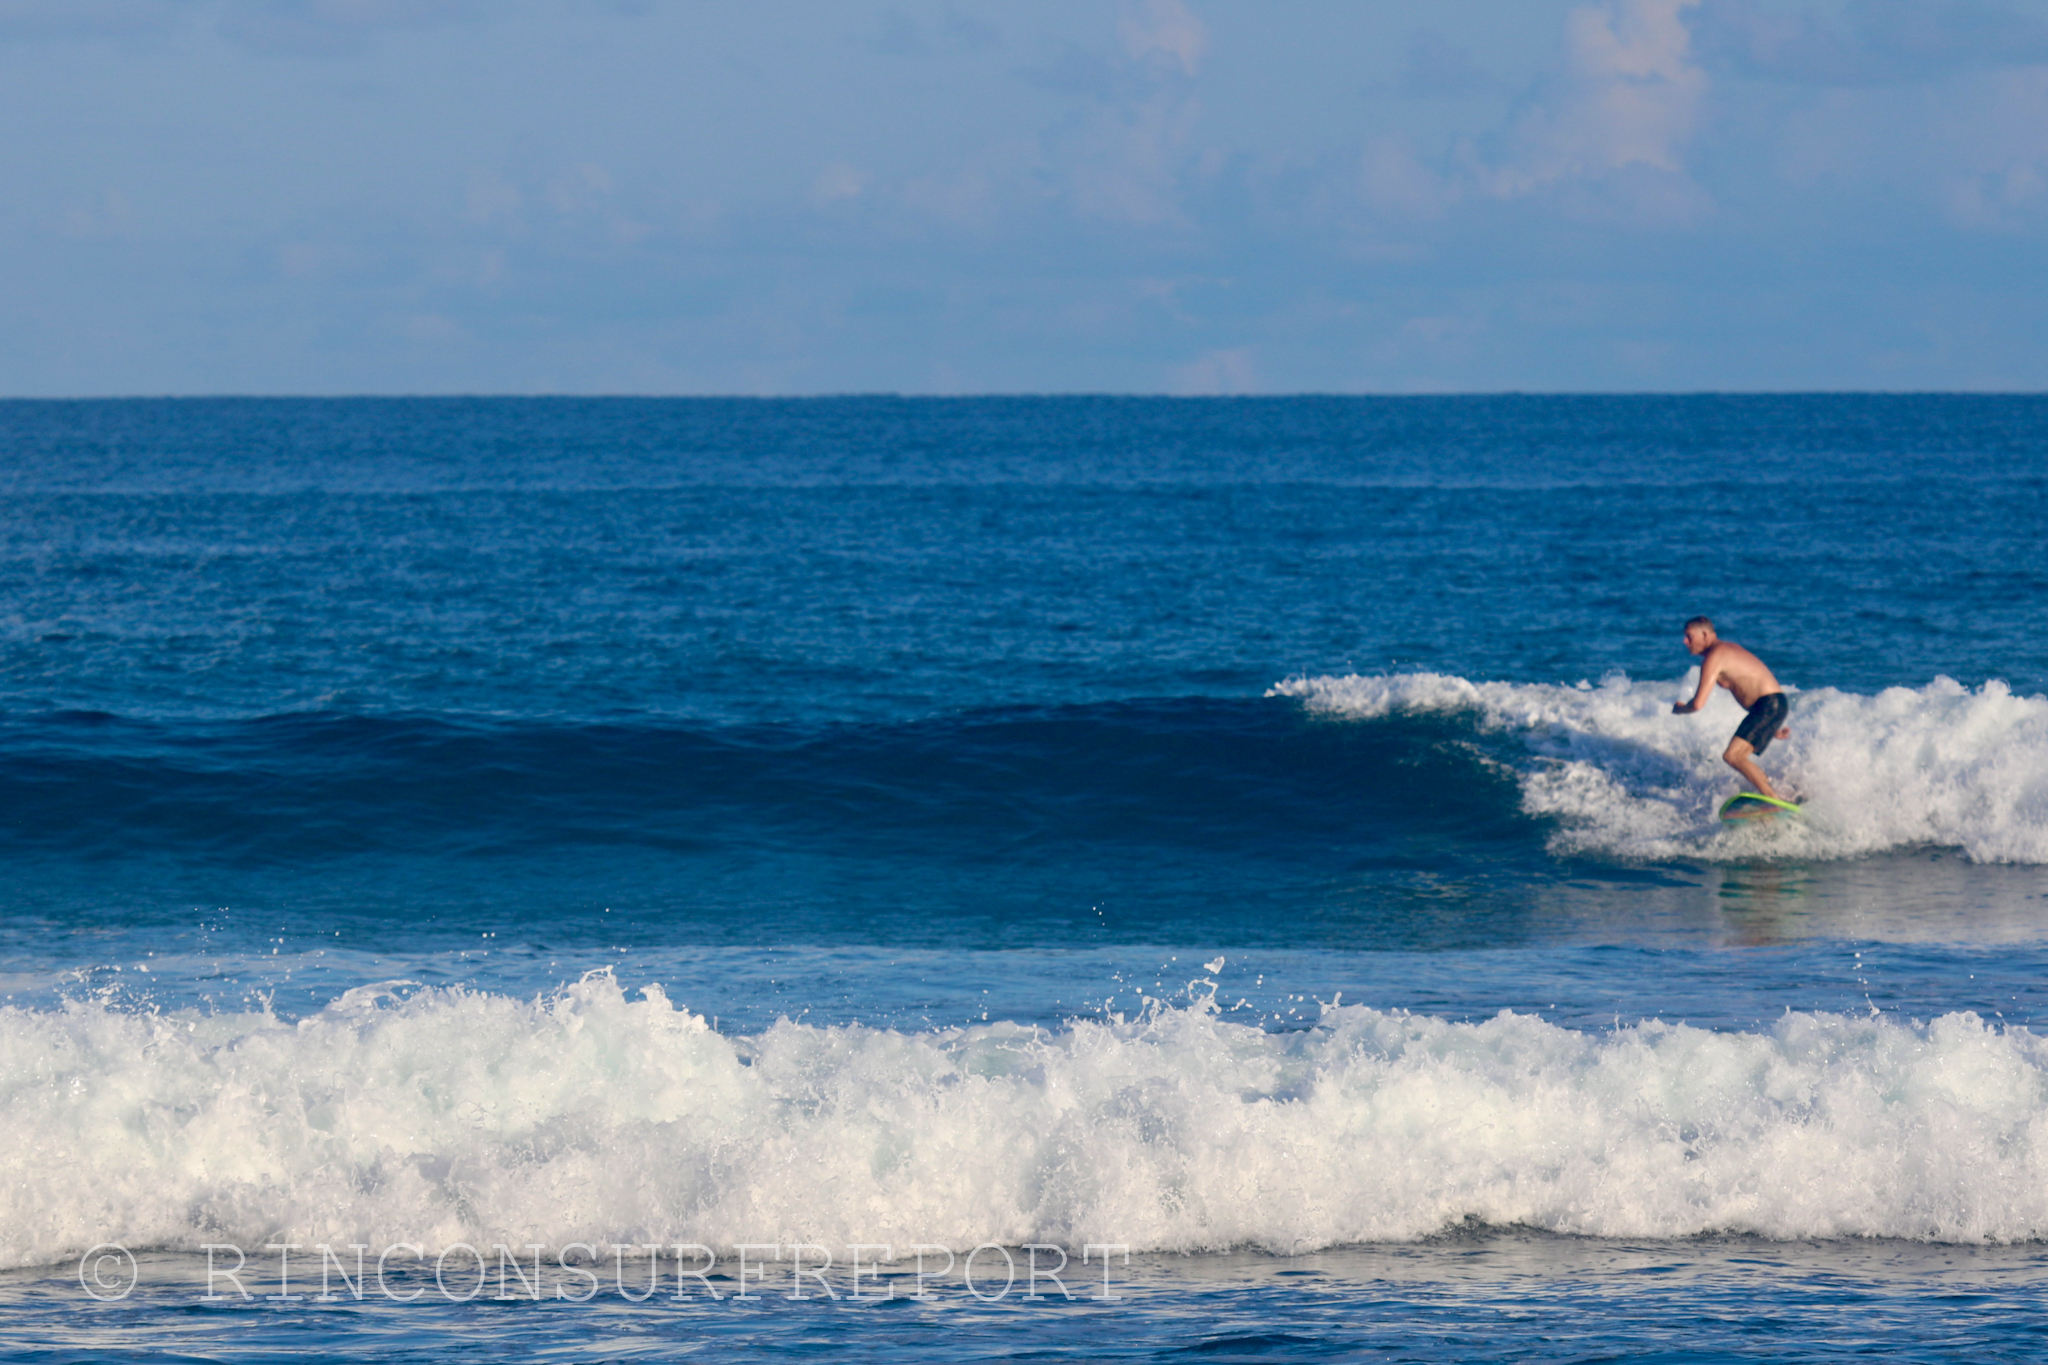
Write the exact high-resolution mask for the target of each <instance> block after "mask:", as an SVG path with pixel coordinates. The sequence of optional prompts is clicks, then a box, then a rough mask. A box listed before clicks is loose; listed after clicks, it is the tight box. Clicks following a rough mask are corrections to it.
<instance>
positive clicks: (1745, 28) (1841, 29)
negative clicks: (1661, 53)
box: [1692, 0, 2048, 85]
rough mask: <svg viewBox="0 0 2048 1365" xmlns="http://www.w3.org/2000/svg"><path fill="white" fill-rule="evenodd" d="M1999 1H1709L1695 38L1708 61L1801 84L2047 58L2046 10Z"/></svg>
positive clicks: (1875, 79)
mask: <svg viewBox="0 0 2048 1365" xmlns="http://www.w3.org/2000/svg"><path fill="white" fill-rule="evenodd" d="M2035 9H2036V12H2035V13H2032V14H2029V13H2025V12H2023V11H2021V10H2019V9H2016V8H2014V7H2013V6H2011V5H2008V4H2002V3H1993V2H1992V0H1850V3H1849V4H1848V5H1846V6H1844V7H1842V8H1841V9H1840V10H1838V11H1832V12H1831V11H1830V10H1828V9H1823V8H1821V7H1818V6H1808V7H1806V8H1803V9H1793V10H1786V9H1780V8H1775V7H1773V8H1765V7H1763V6H1761V5H1759V4H1757V3H1756V0H1702V3H1701V4H1700V7H1699V11H1698V13H1697V14H1696V15H1695V16H1694V20H1693V25H1692V27H1693V34H1694V42H1695V45H1696V47H1697V49H1698V50H1699V52H1700V53H1701V55H1702V57H1703V58H1704V59H1706V60H1708V61H1709V62H1710V64H1714V65H1720V66H1725V67H1728V68H1732V69H1734V70H1737V71H1740V72H1741V73H1742V74H1744V75H1748V76H1760V77H1765V78H1768V79H1773V80H1782V81H1789V82H1793V83H1796V84H1803V85H1891V84H1901V83H1910V82H1914V81H1921V80H1927V79H1930V78H1932V77H1935V76H1939V75H1941V74H1942V73H1944V72H1948V71H1954V70H1962V69H1969V68H1977V69H1986V68H1996V67H2001V66H2006V67H2009V66H2014V65H2022V64H2027V63H2034V62H2041V61H2048V18H2044V17H2043V16H2042V15H2041V14H2040V13H2039V12H2038V6H2036V7H2035Z"/></svg>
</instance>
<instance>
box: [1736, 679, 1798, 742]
mask: <svg viewBox="0 0 2048 1365" xmlns="http://www.w3.org/2000/svg"><path fill="white" fill-rule="evenodd" d="M1791 714H1792V703H1791V702H1790V701H1788V700H1786V698H1785V694H1784V693H1783V692H1766V693H1764V695H1762V696H1761V697H1758V698H1757V699H1756V705H1754V706H1752V707H1750V708H1749V715H1748V717H1747V718H1746V719H1745V720H1744V721H1743V722H1742V724H1740V725H1738V726H1736V727H1735V737H1736V738H1737V739H1746V740H1748V741H1749V747H1750V748H1751V749H1753V750H1755V751H1756V752H1757V753H1762V752H1763V751H1764V750H1766V749H1768V748H1770V747H1771V741H1772V740H1774V739H1776V738H1777V737H1778V731H1779V729H1780V728H1781V727H1783V725H1784V724H1785V717H1787V716H1789V715H1791Z"/></svg>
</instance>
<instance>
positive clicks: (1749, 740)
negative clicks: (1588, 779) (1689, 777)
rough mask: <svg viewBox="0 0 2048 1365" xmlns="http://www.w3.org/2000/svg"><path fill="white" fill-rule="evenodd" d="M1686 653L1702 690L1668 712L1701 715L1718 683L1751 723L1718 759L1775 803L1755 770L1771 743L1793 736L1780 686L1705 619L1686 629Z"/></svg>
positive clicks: (1690, 623)
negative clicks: (1695, 662) (1696, 663)
mask: <svg viewBox="0 0 2048 1365" xmlns="http://www.w3.org/2000/svg"><path fill="white" fill-rule="evenodd" d="M1685 647H1686V648H1687V649H1688V650H1690V651H1692V652H1693V653H1694V654H1697V655H1699V658H1700V690H1699V691H1698V692H1696V693H1694V694H1693V699H1692V700H1691V701H1681V702H1676V703H1673V705H1672V707H1671V709H1672V710H1673V711H1676V712H1677V713H1679V714H1680V715H1684V714H1686V713H1688V712H1692V711H1697V710H1699V709H1700V707H1702V706H1704V705H1706V702H1707V698H1708V697H1710V696H1712V695H1713V694H1714V686H1715V684H1716V683H1718V684H1720V685H1721V686H1722V687H1725V688H1727V689H1728V690H1729V691H1730V692H1733V693H1734V694H1735V700H1737V701H1739V702H1741V703H1742V704H1743V706H1744V707H1746V708H1747V709H1748V711H1749V719H1747V720H1745V721H1743V722H1742V724H1741V725H1740V726H1738V727H1737V728H1736V731H1735V738H1733V739H1731V740H1729V741H1728V752H1726V753H1724V754H1722V755H1721V758H1722V759H1723V761H1725V762H1726V763H1727V764H1728V766H1729V767H1731V768H1733V769H1735V771H1736V772H1738V773H1741V774H1742V775H1743V776H1744V777H1746V778H1748V779H1749V784H1750V785H1751V786H1752V787H1755V788H1756V789H1757V790H1758V791H1759V792H1762V793H1763V794H1764V795H1765V796H1769V797H1776V796H1777V795H1778V793H1777V791H1776V790H1775V789H1774V788H1772V786H1771V779H1769V778H1768V777H1765V776H1764V770H1763V769H1762V768H1759V767H1758V766H1757V763H1756V755H1758V754H1760V753H1762V752H1763V751H1764V750H1765V749H1768V748H1769V747H1770V746H1771V741H1772V740H1773V739H1783V738H1785V736H1787V735H1789V734H1791V733H1792V732H1791V731H1790V730H1787V729H1785V728H1783V727H1784V724H1785V717H1786V715H1787V714H1788V713H1789V712H1790V711H1791V709H1792V704H1791V703H1790V702H1788V701H1786V700H1785V694H1784V693H1783V692H1782V691H1780V690H1779V688H1778V680H1777V679H1776V678H1774V677H1772V676H1771V670H1770V669H1768V668H1765V667H1764V661H1763V660H1762V659H1759V658H1757V657H1756V655H1754V654H1752V653H1750V652H1749V651H1748V650H1746V649H1744V648H1743V647H1742V646H1741V645H1738V644H1735V643H1733V642H1731V641H1728V640H1723V639H1721V638H1720V637H1719V636H1717V635H1715V634H1714V623H1713V622H1712V621H1709V620H1708V619H1707V618H1706V617H1704V616H1695V617H1693V618H1692V620H1690V621H1687V622H1686V623H1685Z"/></svg>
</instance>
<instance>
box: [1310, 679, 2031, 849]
mask: <svg viewBox="0 0 2048 1365" xmlns="http://www.w3.org/2000/svg"><path fill="white" fill-rule="evenodd" d="M1697 676H1698V675H1697V673H1695V674H1694V675H1693V678H1694V679H1695V680H1696V679H1697ZM1692 686H1693V684H1692V683H1691V682H1655V683H1642V682H1633V681H1631V680H1630V679H1628V678H1627V677H1624V676H1619V675H1617V676H1613V677H1609V678H1607V679H1606V680H1605V681H1603V682H1601V683H1600V684H1599V685H1598V686H1594V685H1592V684H1590V683H1580V684H1579V685H1577V686H1576V687H1569V686H1551V685H1543V684H1521V683H1502V682H1492V683H1475V682H1470V681H1468V680H1466V679H1464V678H1459V677H1453V676H1447V675H1443V674H1436V673H1418V674H1407V675H1397V676H1389V677H1355V676H1354V677H1344V678H1303V679H1294V680H1290V681H1287V682H1283V683H1280V684H1278V685H1276V686H1275V687H1274V688H1273V689H1272V693H1271V694H1270V695H1276V696H1285V697H1293V698H1297V699H1299V700H1300V701H1301V702H1302V703H1303V704H1304V705H1305V706H1306V707H1307V708H1308V709H1309V710H1310V711H1311V712H1314V713H1320V714H1323V715H1327V716H1331V717H1336V718H1344V719H1355V720H1369V719H1375V718H1380V717H1387V716H1424V715H1457V716H1466V717H1469V718H1471V720H1472V721H1473V722H1474V723H1476V724H1477V726H1478V727H1479V728H1480V729H1481V730H1482V731H1484V732H1487V733H1490V734H1495V735H1508V736H1513V737H1516V738H1518V739H1519V740H1520V744H1519V745H1518V746H1517V747H1516V749H1515V751H1514V752H1512V753H1510V754H1509V755H1508V756H1507V757H1506V759H1505V760H1504V761H1505V762H1506V763H1507V764H1508V766H1509V767H1510V768H1511V769H1512V770H1513V771H1514V772H1515V774H1516V778H1517V781H1518V782H1519V784H1520V788H1521V804H1522V809H1523V811H1524V812H1525V813H1527V814H1529V815H1532V816H1539V817H1551V818H1553V819H1554V820H1555V821H1556V824H1557V828H1556V831H1555V833H1554V834H1553V835H1552V837H1551V848H1552V851H1553V852H1557V853H1562V854H1595V855H1604V856H1612V857H1621V858H1630V859H1661V858H1671V857H1692V858H1701V857H1704V858H1731V859H1742V858H1754V857H1758V856H1773V857H1784V856H1790V857H1809V858H1856V857H1864V856H1868V855H1871V854H1875V853H1881V852H1884V851H1887V850H1892V849H1899V848H1910V847H1915V846H1938V847H1950V848H1957V849H1961V850H1962V851H1963V852H1965V853H1966V854H1968V855H1969V856H1970V857H1971V858H1973V859H1976V860H1977V861H1979V862H2002V863H2028V864H2041V863H2048V697H2040V696H2031V697H2023V696H2017V695H2015V694H2014V693H2013V692H2012V691H2011V689H2010V688H2008V687H2007V686H2006V685H2005V684H2004V683H2002V682H1998V681H1992V682H1987V683H1985V684H1984V685H1983V686H1982V687H1980V688H1976V689H1971V688H1967V687H1964V686H1962V685H1961V684H1959V683H1957V682H1955V681H1953V680H1951V679H1948V678H1937V679H1935V680H1934V681H1933V682H1931V683H1929V684H1928V685H1927V686H1925V687H1922V688H1919V689H1917V690H1915V689H1910V688H1904V687H1894V688H1888V689H1886V690H1885V691H1883V692H1880V693H1878V694H1877V695H1876V696H1860V695H1858V694H1856V693H1853V692H1841V691H1836V690H1835V689H1833V688H1818V689H1815V690H1813V691H1809V692H1799V693H1797V694H1796V695H1794V697H1793V707H1792V717H1791V720H1790V722H1789V724H1790V726H1791V730H1792V734H1791V736H1790V738H1788V739H1784V740H1780V741H1777V742H1776V743H1775V744H1774V745H1773V746H1772V747H1771V748H1770V750H1769V751H1768V752H1767V754H1766V756H1765V758H1764V760H1763V763H1764V766H1765V769H1766V771H1768V772H1769V773H1771V774H1772V781H1773V782H1774V783H1777V784H1778V785H1780V786H1782V787H1787V788H1789V789H1790V790H1791V791H1793V792H1794V793H1796V794H1798V795H1799V796H1801V797H1802V798H1804V799H1805V801H1806V808H1805V811H1804V813H1803V816H1802V817H1801V818H1800V819H1798V820H1796V821H1794V820H1779V821H1775V822H1772V824H1770V825H1768V826H1756V827H1740V828H1735V829H1725V828H1723V827H1721V826H1720V825H1719V824H1718V823H1717V822H1716V821H1715V819H1714V812H1715V808H1716V806H1717V805H1718V804H1719V802H1720V801H1722V800H1723V799H1725V798H1726V797H1728V796H1729V795H1731V794H1732V793H1733V792H1734V791H1735V790H1736V789H1737V782H1736V779H1735V777H1734V775H1733V774H1732V773H1731V772H1730V771H1729V770H1728V768H1727V767H1726V766H1725V765H1724V764H1723V763H1722V762H1721V751H1722V749H1723V748H1724V747H1725V746H1726V745H1727V742H1728V738H1729V736H1730V735H1732V734H1733V733H1734V731H1735V727H1736V725H1737V724H1739V723H1740V721H1741V719H1742V714H1743V713H1742V709H1741V707H1739V706H1738V705H1737V704H1736V702H1735V700H1734V699H1733V698H1732V697H1730V696H1728V695H1726V694H1725V693H1721V692H1717V693H1716V694H1715V696H1714V697H1713V699H1712V700H1711V701H1710V702H1709V703H1708V705H1707V706H1706V707H1704V708H1703V709H1702V711H1701V712H1700V713H1699V714H1697V715H1685V716H1679V715H1673V714H1672V712H1671V704H1672V702H1673V701H1675V700H1678V699H1679V698H1681V697H1686V696H1690V695H1691V692H1692Z"/></svg>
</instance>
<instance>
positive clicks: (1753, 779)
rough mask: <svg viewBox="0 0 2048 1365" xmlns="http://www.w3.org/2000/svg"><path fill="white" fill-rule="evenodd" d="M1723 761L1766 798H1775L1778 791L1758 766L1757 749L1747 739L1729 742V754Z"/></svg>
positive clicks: (1725, 755) (1722, 756)
mask: <svg viewBox="0 0 2048 1365" xmlns="http://www.w3.org/2000/svg"><path fill="white" fill-rule="evenodd" d="M1721 759H1722V761H1723V762H1725V763H1726V764H1727V765H1728V766H1729V767H1731V768H1733V769H1735V771H1736V772H1739V773H1741V774H1742V776H1743V777H1744V778H1745V779H1746V780H1747V781H1748V782H1749V785H1750V786H1752V787H1755V788H1756V789H1757V790H1758V791H1760V792H1762V793H1763V794H1764V795H1765V796H1770V797H1775V796H1777V794H1778V792H1777V789H1776V788H1774V787H1773V786H1771V779H1770V778H1768V777H1765V776H1764V770H1763V769H1762V768H1759V767H1757V765H1756V749H1755V748H1754V747H1753V746H1752V745H1751V744H1750V742H1749V741H1748V740H1746V739H1731V740H1729V741H1728V752H1727V753H1724V754H1722V755H1721Z"/></svg>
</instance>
